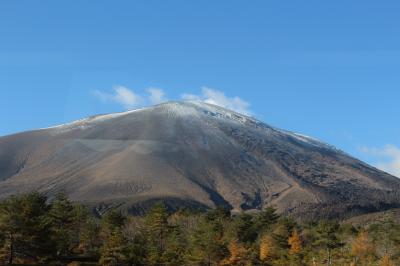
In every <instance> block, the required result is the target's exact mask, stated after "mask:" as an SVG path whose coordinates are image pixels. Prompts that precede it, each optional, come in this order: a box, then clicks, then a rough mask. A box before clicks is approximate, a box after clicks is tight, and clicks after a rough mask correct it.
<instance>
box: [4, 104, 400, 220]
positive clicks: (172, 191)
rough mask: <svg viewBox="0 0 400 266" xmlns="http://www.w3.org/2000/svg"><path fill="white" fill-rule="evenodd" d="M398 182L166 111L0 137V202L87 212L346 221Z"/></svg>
mask: <svg viewBox="0 0 400 266" xmlns="http://www.w3.org/2000/svg"><path fill="white" fill-rule="evenodd" d="M399 187H400V181H399V180H398V179H397V178H395V177H393V176H391V175H389V174H386V173H384V172H382V171H379V170H377V169H375V168H373V167H370V166H368V165H366V164H365V163H363V162H361V161H359V160H357V159H354V158H352V157H350V156H348V155H346V154H345V153H343V152H341V151H339V150H337V149H335V148H334V147H332V146H330V145H327V144H324V143H321V142H319V141H317V140H315V139H312V138H310V137H306V136H303V135H299V134H295V133H292V132H287V131H283V130H279V129H276V128H273V127H270V126H268V125H266V124H264V123H261V122H260V121H257V120H255V119H253V118H250V117H247V116H244V115H240V114H237V113H235V112H232V111H229V110H226V109H223V108H221V107H217V106H213V105H209V104H205V103H198V102H169V103H165V104H161V105H157V106H154V107H149V108H143V109H139V110H135V111H129V112H125V113H118V114H110V115H103V116H95V117H90V118H87V119H83V120H79V121H76V122H73V123H70V124H65V125H61V126H57V127H52V128H47V129H41V130H36V131H31V132H25V133H20V134H16V135H11V136H6V137H2V138H0V196H1V197H5V196H7V195H11V194H14V193H20V192H24V191H29V190H39V191H43V192H45V193H48V194H49V195H53V194H54V193H55V192H57V191H60V190H64V191H66V192H67V193H68V194H69V196H70V197H71V198H72V199H74V200H78V201H83V202H86V203H89V204H93V205H95V206H109V205H112V206H121V207H123V208H126V209H129V210H130V211H132V212H137V211H140V209H141V208H145V207H146V206H147V205H148V204H151V202H153V201H154V200H158V199H163V200H165V201H166V202H167V203H168V204H170V205H171V206H175V207H176V206H181V205H185V206H191V207H201V208H207V207H214V206H216V205H221V204H222V205H226V206H229V207H231V208H232V209H233V210H234V211H240V210H252V209H260V208H262V207H264V206H266V205H274V206H276V207H278V209H279V210H280V211H282V212H290V213H295V214H297V215H308V216H310V217H311V216H313V215H315V216H321V215H330V216H334V215H344V216H346V215H347V216H349V215H352V214H358V213H363V212H368V211H373V210H380V209H385V208H391V207H396V206H398V205H399V198H400V197H399V195H398V193H397V191H398V188H399Z"/></svg>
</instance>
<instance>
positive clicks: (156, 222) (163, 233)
mask: <svg viewBox="0 0 400 266" xmlns="http://www.w3.org/2000/svg"><path fill="white" fill-rule="evenodd" d="M145 224H146V233H147V240H148V264H150V265H157V264H160V263H162V257H163V253H164V251H165V241H166V237H167V232H168V212H167V208H166V207H165V205H164V204H162V203H157V204H155V205H154V206H153V207H152V208H151V209H150V210H149V212H148V213H147V215H146V217H145Z"/></svg>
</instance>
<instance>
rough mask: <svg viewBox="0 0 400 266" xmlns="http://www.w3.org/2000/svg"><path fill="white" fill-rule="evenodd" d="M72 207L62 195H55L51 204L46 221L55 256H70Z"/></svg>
mask: <svg viewBox="0 0 400 266" xmlns="http://www.w3.org/2000/svg"><path fill="white" fill-rule="evenodd" d="M74 218H75V213H74V206H73V205H72V203H71V202H70V201H69V199H68V198H67V196H66V195H65V194H64V193H59V194H57V195H56V197H55V199H54V201H53V202H52V204H51V207H50V210H49V213H48V219H49V222H50V226H51V236H52V238H53V241H54V243H55V246H56V252H57V255H58V256H60V255H68V254H70V252H71V250H72V248H73V243H74V240H75V239H74V231H75V230H76V227H74Z"/></svg>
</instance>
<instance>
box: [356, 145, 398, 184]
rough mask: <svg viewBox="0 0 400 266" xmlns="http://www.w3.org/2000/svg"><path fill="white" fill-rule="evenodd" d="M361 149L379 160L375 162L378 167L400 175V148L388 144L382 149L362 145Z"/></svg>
mask: <svg viewBox="0 0 400 266" xmlns="http://www.w3.org/2000/svg"><path fill="white" fill-rule="evenodd" d="M361 151H362V152H363V153H365V154H368V155H371V156H373V157H374V158H375V159H376V160H377V162H376V163H375V165H376V167H377V168H379V169H381V170H383V171H385V172H388V173H390V174H392V175H395V176H397V177H400V148H398V147H396V146H395V145H386V146H385V147H383V148H381V149H378V148H368V147H362V148H361Z"/></svg>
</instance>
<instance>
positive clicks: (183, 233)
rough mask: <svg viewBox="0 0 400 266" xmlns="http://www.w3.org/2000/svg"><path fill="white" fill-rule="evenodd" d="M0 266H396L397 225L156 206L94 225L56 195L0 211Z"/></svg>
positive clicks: (11, 203)
mask: <svg viewBox="0 0 400 266" xmlns="http://www.w3.org/2000/svg"><path fill="white" fill-rule="evenodd" d="M0 264H2V265H4V264H6V265H7V264H9V265H12V264H18V265H24V264H27V265H40V264H42V265H154V266H156V265H160V266H161V265H170V266H177V265H188V266H192V265H193V266H195V265H206V266H211V265H219V266H228V265H243V266H250V265H271V266H275V265H276V266H291V265H293V266H301V265H313V266H314V265H315V266H317V265H328V266H329V265H353V266H356V265H361V266H366V265H379V266H394V265H400V225H399V224H397V223H395V222H394V221H392V220H390V219H386V220H383V221H379V222H376V223H374V224H370V225H368V226H365V227H355V226H352V225H350V224H346V223H339V222H337V221H325V220H321V221H315V222H308V223H303V224H300V223H298V222H296V221H295V220H294V219H292V218H291V217H286V216H281V215H279V214H278V213H277V212H276V210H275V209H274V208H272V207H268V208H266V209H265V210H263V211H260V212H257V213H252V214H249V213H241V214H231V212H230V211H229V210H227V209H225V208H222V207H219V208H216V209H212V210H209V211H207V212H195V211H190V210H179V211H176V212H174V213H170V212H168V209H167V208H166V206H165V205H163V204H162V203H161V202H160V203H158V204H155V205H154V206H153V207H152V208H151V209H150V210H149V211H148V212H147V213H146V214H145V215H144V216H140V217H138V216H129V215H124V214H123V213H121V212H119V211H117V210H114V211H109V212H107V213H106V214H105V215H103V216H102V217H96V216H95V215H93V213H92V212H91V211H90V209H88V208H86V207H85V206H83V205H81V204H77V203H73V202H71V201H70V200H69V199H68V198H67V197H66V196H65V195H64V194H62V193H60V194H59V195H57V196H56V197H55V199H53V200H52V201H49V200H48V198H47V197H46V196H44V195H42V194H40V193H36V192H35V193H29V194H24V195H19V196H12V197H10V198H7V199H5V200H3V201H2V202H1V203H0Z"/></svg>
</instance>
